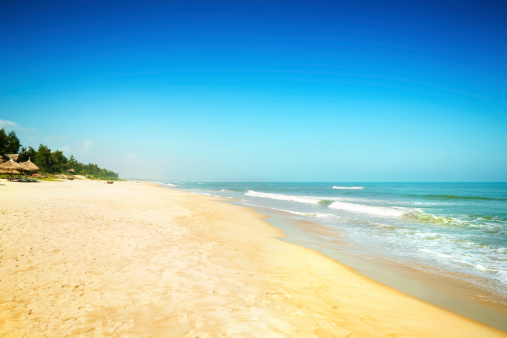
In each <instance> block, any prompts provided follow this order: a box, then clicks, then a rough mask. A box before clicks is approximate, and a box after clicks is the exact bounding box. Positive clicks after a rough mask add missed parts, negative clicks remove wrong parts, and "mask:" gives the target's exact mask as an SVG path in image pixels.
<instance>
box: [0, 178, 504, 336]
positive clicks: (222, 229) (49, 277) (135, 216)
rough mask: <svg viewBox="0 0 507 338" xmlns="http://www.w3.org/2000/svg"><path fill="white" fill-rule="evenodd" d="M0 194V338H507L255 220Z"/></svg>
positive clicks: (142, 190)
mask: <svg viewBox="0 0 507 338" xmlns="http://www.w3.org/2000/svg"><path fill="white" fill-rule="evenodd" d="M2 183H4V184H5V185H4V186H0V280H1V281H0V336H20V337H36V336H51V337H64V336H79V335H83V336H123V335H127V336H136V337H137V336H144V337H157V336H159V337H179V336H188V337H195V336H200V337H207V336H210V337H215V336H247V337H248V336H255V337H278V336H279V337H295V336H298V337H300V336H323V337H337V336H338V337H340V336H349V335H350V336H410V337H414V336H418V337H495V336H507V334H505V333H502V332H500V331H498V330H495V329H492V328H489V327H486V326H484V325H482V324H479V323H477V322H474V321H472V320H469V319H466V318H463V317H460V316H458V315H456V314H453V313H451V312H448V311H445V310H442V309H440V308H437V307H435V306H433V305H429V304H427V303H424V302H421V301H419V300H416V299H414V298H411V297H409V296H406V295H404V294H402V293H400V292H398V291H396V290H393V289H390V288H388V287H385V286H383V285H381V284H378V283H376V282H374V281H372V280H370V279H367V278H365V277H363V276H361V275H359V274H357V273H355V272H353V271H352V270H350V269H349V268H346V267H344V266H342V265H340V264H338V263H337V262H335V261H333V260H330V259H328V258H326V257H324V256H322V255H320V254H318V253H316V252H314V251H311V250H309V249H306V248H302V247H298V246H295V245H292V244H288V243H285V242H282V241H280V240H278V239H276V237H277V236H278V237H279V236H282V233H281V232H280V231H279V230H277V229H275V228H273V227H271V226H270V225H269V224H268V223H266V222H264V221H262V219H261V217H262V215H259V214H257V213H255V212H254V211H252V210H250V209H246V208H240V207H236V206H233V205H229V204H226V203H222V202H218V201H217V200H216V199H212V198H208V197H204V196H200V195H192V194H187V193H183V192H179V191H175V190H169V189H163V188H158V187H154V186H152V185H148V184H140V183H134V182H115V183H114V184H112V185H108V184H105V182H101V181H86V180H83V181H81V180H74V181H66V182H40V183H37V184H29V183H14V182H6V181H5V180H4V181H3V182H2Z"/></svg>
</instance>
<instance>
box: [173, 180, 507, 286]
mask: <svg viewBox="0 0 507 338" xmlns="http://www.w3.org/2000/svg"><path fill="white" fill-rule="evenodd" d="M165 184H166V186H168V187H172V186H173V185H174V186H177V188H178V189H181V190H186V191H190V192H194V193H201V194H207V195H211V196H220V197H226V198H234V199H237V200H238V201H239V202H240V203H241V204H244V205H246V206H257V207H262V208H268V209H273V210H278V211H282V212H285V213H286V215H287V217H291V218H298V219H305V220H309V221H311V222H313V223H318V224H321V225H323V226H325V227H327V228H328V229H329V230H330V231H329V232H326V233H327V235H326V236H329V234H336V236H339V237H340V239H341V240H344V241H347V242H349V243H352V244H354V245H347V246H342V247H340V248H337V249H339V250H343V251H348V253H349V254H356V255H368V256H369V257H378V258H382V259H383V260H385V259H387V260H391V261H393V262H396V261H397V260H403V261H405V262H406V261H407V260H408V261H409V262H413V264H414V265H418V266H430V267H434V268H435V269H438V270H440V271H446V272H450V273H453V272H458V273H463V274H466V275H470V276H478V277H482V278H479V279H478V280H486V281H487V284H488V288H490V289H491V288H494V289H495V290H494V291H496V292H500V293H502V294H503V295H506V294H507V292H506V290H507V183H334V182H331V183H244V182H241V183H204V182H203V183H182V182H171V183H169V182H165ZM316 236H324V235H321V234H320V235H319V234H316ZM333 236H334V235H333ZM322 242H323V243H324V242H325V238H322Z"/></svg>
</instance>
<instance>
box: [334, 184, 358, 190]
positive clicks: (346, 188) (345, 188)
mask: <svg viewBox="0 0 507 338" xmlns="http://www.w3.org/2000/svg"><path fill="white" fill-rule="evenodd" d="M333 189H343V190H358V189H364V187H339V186H336V185H335V186H333Z"/></svg>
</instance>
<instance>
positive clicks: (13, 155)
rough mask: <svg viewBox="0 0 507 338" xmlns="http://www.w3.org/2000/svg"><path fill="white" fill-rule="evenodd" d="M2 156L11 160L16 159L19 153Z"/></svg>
mask: <svg viewBox="0 0 507 338" xmlns="http://www.w3.org/2000/svg"><path fill="white" fill-rule="evenodd" d="M4 156H5V157H7V158H8V159H9V160H13V161H17V160H18V158H19V154H5V155H4Z"/></svg>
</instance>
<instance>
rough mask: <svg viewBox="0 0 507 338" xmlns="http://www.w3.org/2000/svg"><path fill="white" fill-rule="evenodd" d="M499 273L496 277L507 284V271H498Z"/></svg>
mask: <svg viewBox="0 0 507 338" xmlns="http://www.w3.org/2000/svg"><path fill="white" fill-rule="evenodd" d="M497 275H498V277H497V278H496V279H498V280H499V281H500V282H502V283H504V284H507V271H498V272H497Z"/></svg>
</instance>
